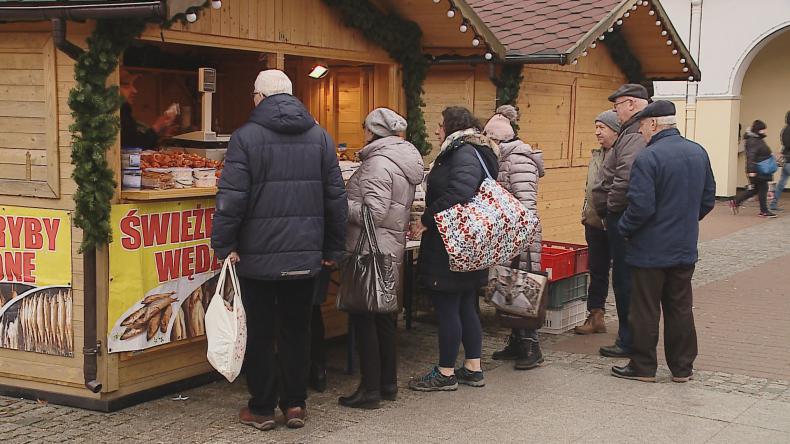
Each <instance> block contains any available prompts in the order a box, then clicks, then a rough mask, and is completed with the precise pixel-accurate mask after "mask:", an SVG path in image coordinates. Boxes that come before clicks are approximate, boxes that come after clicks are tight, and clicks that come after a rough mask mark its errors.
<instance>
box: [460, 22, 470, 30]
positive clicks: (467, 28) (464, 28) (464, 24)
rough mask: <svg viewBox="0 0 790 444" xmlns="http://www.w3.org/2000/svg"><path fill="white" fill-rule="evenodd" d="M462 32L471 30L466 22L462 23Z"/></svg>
mask: <svg viewBox="0 0 790 444" xmlns="http://www.w3.org/2000/svg"><path fill="white" fill-rule="evenodd" d="M459 29H460V30H461V32H466V31H468V30H469V27H468V26H466V23H461V27H460V28H459Z"/></svg>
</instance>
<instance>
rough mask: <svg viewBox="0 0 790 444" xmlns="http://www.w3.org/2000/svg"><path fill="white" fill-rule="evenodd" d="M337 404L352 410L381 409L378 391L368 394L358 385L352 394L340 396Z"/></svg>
mask: <svg viewBox="0 0 790 444" xmlns="http://www.w3.org/2000/svg"><path fill="white" fill-rule="evenodd" d="M337 402H338V403H339V404H340V405H342V406H344V407H351V408H352V409H377V408H379V407H381V394H380V393H379V392H378V391H375V392H369V391H367V390H365V389H364V388H363V387H362V385H361V384H360V385H359V387H357V390H356V391H355V392H354V393H353V394H351V395H350V396H341V397H340V398H338V400H337Z"/></svg>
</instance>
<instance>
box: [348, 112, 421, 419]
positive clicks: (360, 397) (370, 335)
mask: <svg viewBox="0 0 790 444" xmlns="http://www.w3.org/2000/svg"><path fill="white" fill-rule="evenodd" d="M364 127H365V140H366V143H367V145H365V147H364V148H362V149H361V150H360V151H359V153H358V154H359V158H360V160H362V164H361V165H360V167H359V169H358V170H357V171H356V172H355V173H354V175H353V176H351V178H350V179H349V180H348V183H347V184H346V193H347V195H348V228H347V232H346V233H347V234H346V251H348V252H352V251H354V250H355V248H356V245H357V241H358V240H359V237H360V236H361V235H362V226H363V220H362V207H363V205H364V206H367V207H368V208H369V209H370V214H371V216H372V218H373V224H374V225H375V231H376V239H377V241H378V246H379V249H380V250H381V252H382V253H384V254H392V255H394V256H395V257H396V258H397V259H398V262H400V261H401V260H402V258H403V252H404V248H405V247H406V231H407V230H408V229H409V216H410V213H411V204H412V201H413V200H414V191H415V189H416V187H417V184H419V183H420V182H422V178H423V162H422V156H420V153H419V152H418V151H417V148H415V147H414V145H412V144H411V143H409V142H407V141H405V140H403V138H402V137H400V135H399V134H400V133H402V132H403V131H406V120H405V119H404V118H403V117H401V116H400V115H398V114H397V113H396V112H395V111H392V110H391V109H388V108H376V109H374V110H373V111H372V112H371V113H370V114H368V116H367V118H366V119H365V125H364ZM396 288H397V285H396ZM350 318H351V325H352V328H353V329H354V332H355V333H356V338H357V345H358V351H359V368H360V374H361V379H362V380H361V381H360V384H359V388H358V389H357V390H356V392H354V393H353V394H352V395H350V396H342V397H340V399H339V402H340V404H341V405H343V406H346V407H352V408H364V409H373V408H378V407H379V404H380V401H381V399H387V400H393V401H394V400H395V397H396V395H397V392H398V384H397V375H396V356H395V351H396V350H395V317H394V315H391V314H376V313H351V314H350Z"/></svg>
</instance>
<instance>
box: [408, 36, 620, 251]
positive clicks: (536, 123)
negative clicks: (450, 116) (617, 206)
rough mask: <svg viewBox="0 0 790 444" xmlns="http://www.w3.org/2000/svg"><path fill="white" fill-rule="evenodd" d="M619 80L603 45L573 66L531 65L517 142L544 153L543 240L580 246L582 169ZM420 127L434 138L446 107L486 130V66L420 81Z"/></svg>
mask: <svg viewBox="0 0 790 444" xmlns="http://www.w3.org/2000/svg"><path fill="white" fill-rule="evenodd" d="M624 82H625V76H624V75H623V74H622V72H620V70H619V68H618V67H617V66H616V65H615V64H614V62H612V60H611V58H610V57H609V54H608V52H607V50H606V49H605V48H604V47H603V46H598V47H597V48H596V49H591V50H589V56H587V57H584V58H582V59H580V61H579V63H578V64H577V65H574V66H559V65H529V66H527V67H525V69H524V81H523V83H522V85H521V90H520V91H519V99H518V106H519V110H520V113H521V120H520V121H519V126H520V128H521V129H520V132H519V136H520V138H521V139H522V140H523V141H525V142H527V143H529V144H530V145H532V146H533V148H536V149H540V150H542V151H543V155H544V158H545V163H546V168H547V171H546V176H545V177H543V178H542V179H541V181H540V185H539V195H538V206H539V213H540V217H541V221H542V223H543V231H544V238H545V239H549V240H555V241H565V242H578V243H584V230H583V229H582V226H581V223H580V220H581V219H580V217H581V207H582V204H583V202H584V188H585V182H586V179H587V165H588V163H589V161H590V152H591V150H592V149H594V148H597V146H598V145H597V142H596V139H595V133H594V122H593V120H594V119H595V116H597V115H598V114H599V113H600V112H601V111H604V110H606V109H611V104H610V103H609V102H608V101H607V97H608V96H609V94H611V93H612V91H614V90H615V89H617V87H618V86H619V85H620V84H622V83H624ZM424 101H425V104H426V105H425V107H424V108H423V112H424V113H425V122H426V127H427V129H428V132H429V139H430V140H431V143H432V145H433V147H434V150H433V152H432V153H431V154H430V155H429V156H426V161H428V162H430V161H432V160H433V159H434V158H435V157H436V154H437V147H438V145H439V144H438V143H437V142H436V137H435V136H434V135H433V133H434V131H435V130H436V127H437V124H438V122H439V120H440V119H441V111H442V110H443V109H444V108H445V107H447V106H450V105H460V106H466V107H467V108H469V109H471V110H472V111H473V112H474V114H475V115H476V116H477V117H478V119H480V120H481V122H482V123H483V124H485V122H486V120H487V119H488V118H490V116H491V114H492V113H493V112H494V110H495V107H496V105H495V104H496V88H495V87H494V85H493V84H492V83H491V81H490V80H489V79H488V71H487V67H485V66H478V67H477V68H473V67H471V66H468V65H455V66H434V67H432V68H431V70H430V72H429V74H428V78H427V79H426V81H425V95H424Z"/></svg>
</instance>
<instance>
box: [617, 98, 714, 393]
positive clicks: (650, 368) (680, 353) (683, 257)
mask: <svg viewBox="0 0 790 444" xmlns="http://www.w3.org/2000/svg"><path fill="white" fill-rule="evenodd" d="M637 119H638V120H639V121H640V131H641V133H642V135H643V136H644V138H645V140H646V141H648V144H647V147H646V148H645V149H644V150H643V151H642V152H641V153H639V154H638V155H637V156H636V160H634V165H633V168H632V170H631V183H630V186H629V190H628V201H629V205H628V209H626V210H625V214H623V217H622V218H621V219H620V223H619V224H618V227H617V229H619V231H620V234H622V236H623V237H625V238H626V239H628V247H627V254H626V261H627V262H628V264H629V265H630V266H631V280H632V282H633V294H632V299H631V313H630V322H631V330H632V332H633V338H634V339H633V344H632V347H631V362H629V363H628V364H627V365H625V366H622V367H613V368H612V373H613V374H614V376H617V377H620V378H626V379H636V380H640V381H655V377H656V367H657V363H656V345H658V322H659V318H660V316H661V312H662V311H663V313H664V348H665V350H666V352H665V354H666V359H667V364H668V365H669V369H670V371H672V380H673V381H675V382H686V381H688V380H689V379H690V378H691V376H692V375H693V368H694V359H695V358H696V356H697V333H696V330H695V329H694V315H693V314H692V311H691V305H692V291H691V277H692V276H693V275H694V264H695V263H696V262H697V259H698V253H697V241H698V240H699V221H700V220H702V218H704V217H705V216H706V215H707V214H708V213H710V211H711V210H712V209H713V206H714V204H715V203H716V182H715V180H714V178H713V170H712V169H711V166H710V159H709V158H708V153H707V152H705V149H704V148H702V147H701V146H700V145H698V144H696V143H694V142H691V141H690V140H687V139H684V138H683V137H681V135H680V132H679V131H678V130H677V128H676V123H675V122H676V121H675V105H673V104H672V102H668V101H666V100H658V101H656V102H654V103H652V104H650V105H648V106H647V108H645V109H644V110H643V111H642V112H640V113H639V114H637Z"/></svg>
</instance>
